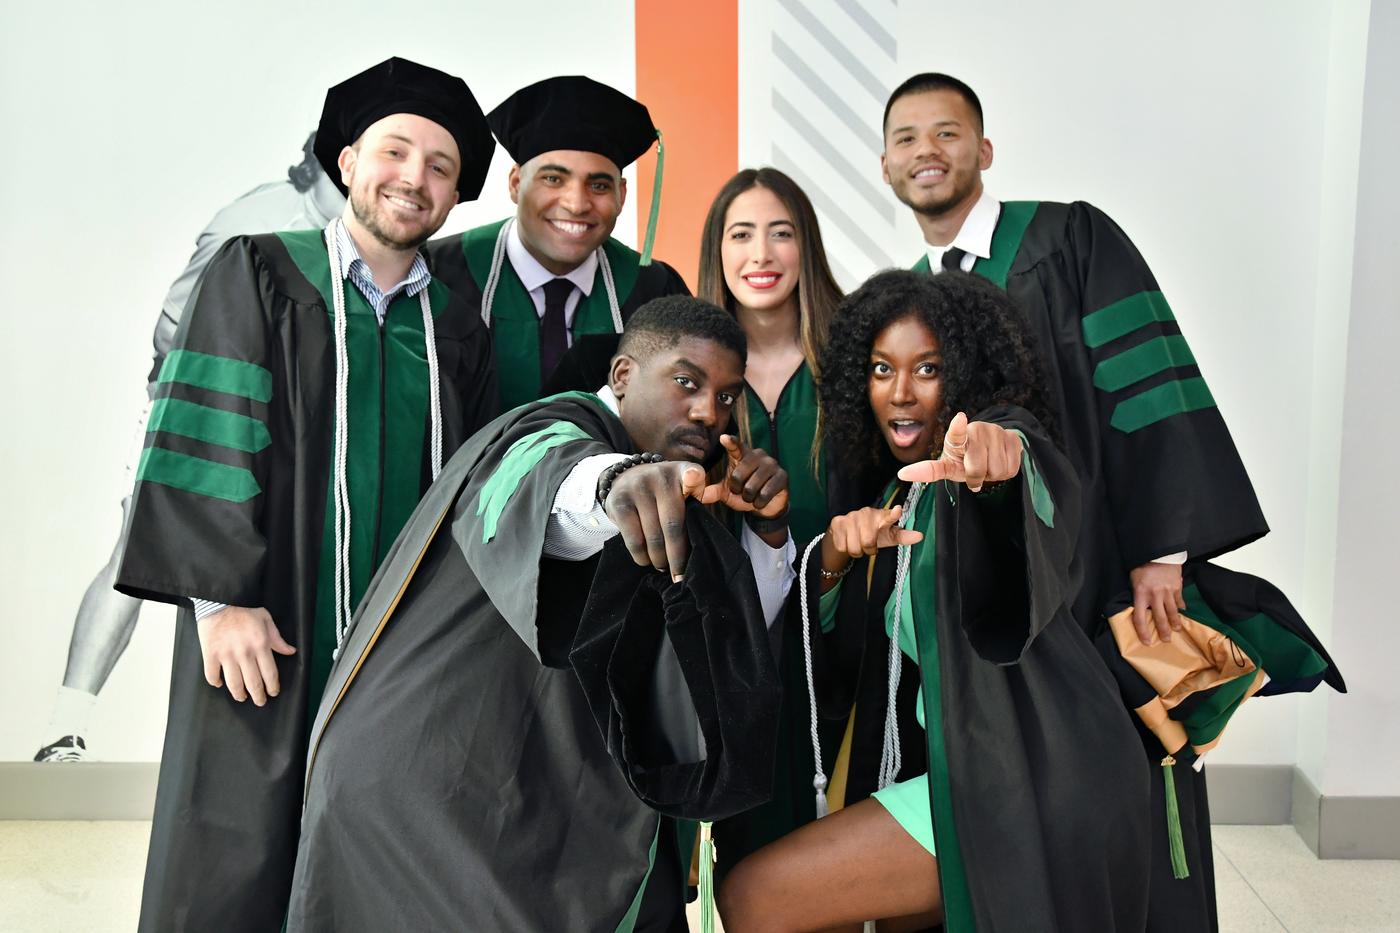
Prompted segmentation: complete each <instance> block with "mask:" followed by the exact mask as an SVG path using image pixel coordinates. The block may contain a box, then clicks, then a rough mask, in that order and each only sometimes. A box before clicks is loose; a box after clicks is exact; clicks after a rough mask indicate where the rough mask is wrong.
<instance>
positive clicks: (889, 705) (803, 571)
mask: <svg viewBox="0 0 1400 933" xmlns="http://www.w3.org/2000/svg"><path fill="white" fill-rule="evenodd" d="M923 490H924V484H923V483H915V484H914V485H913V487H912V488H910V490H909V495H908V497H907V498H906V499H905V503H904V514H903V516H902V517H901V519H900V523H899V526H900V527H901V528H908V527H909V525H910V524H912V523H913V521H914V508H915V506H917V505H918V504H919V496H920V494H921V493H922V492H923ZM824 537H826V536H825V535H817V536H816V537H815V538H813V539H812V541H811V543H810V544H808V545H807V549H806V550H804V551H803V552H802V563H801V566H800V568H799V573H798V578H797V580H798V584H797V585H798V600H799V602H800V603H801V609H802V659H803V661H804V662H805V664H806V668H807V699H808V702H809V704H810V709H811V713H812V722H811V725H812V760H813V761H815V762H816V767H817V770H816V773H815V774H814V775H813V776H812V787H813V788H815V790H816V804H817V818H818V819H820V818H821V817H823V816H826V815H827V813H828V806H827V800H826V788H827V778H826V772H825V771H823V770H822V745H821V738H820V737H819V736H818V734H817V689H816V681H815V678H814V676H813V673H812V620H811V609H810V606H809V603H808V598H807V561H808V560H809V559H810V558H811V555H812V549H813V548H815V547H816V546H817V542H819V541H821V539H822V538H824ZM909 554H910V552H909V545H907V544H903V545H900V546H899V548H898V549H897V551H896V558H895V579H894V592H895V598H894V599H895V603H894V623H893V625H892V626H891V628H892V629H893V631H892V634H891V636H890V656H889V657H890V664H889V692H888V694H887V697H886V707H885V730H884V731H885V734H884V741H883V744H882V746H881V748H880V770H879V778H878V785H877V786H878V787H879V788H881V789H883V788H885V787H888V786H889V785H890V784H892V783H894V779H895V777H896V776H897V775H898V774H899V769H900V766H901V765H902V763H903V762H902V758H901V755H900V750H899V727H898V719H897V717H896V715H895V700H896V695H897V694H898V692H899V669H900V657H899V624H900V611H901V610H902V608H903V605H904V582H905V580H907V579H908V577H909Z"/></svg>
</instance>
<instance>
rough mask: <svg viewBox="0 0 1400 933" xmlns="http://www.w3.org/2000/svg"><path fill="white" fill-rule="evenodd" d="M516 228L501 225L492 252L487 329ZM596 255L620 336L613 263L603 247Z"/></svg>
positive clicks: (485, 297)
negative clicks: (511, 232) (510, 242)
mask: <svg viewBox="0 0 1400 933" xmlns="http://www.w3.org/2000/svg"><path fill="white" fill-rule="evenodd" d="M514 226H515V220H514V219H511V220H507V221H506V222H505V223H503V224H501V232H500V233H498V234H496V245H495V247H494V248H493V249H492V250H491V268H490V270H488V271H487V273H486V287H485V288H483V289H482V290H481V322H482V323H483V324H485V325H486V326H487V327H490V326H491V306H492V305H493V304H495V301H496V289H497V288H498V287H499V286H500V284H501V270H502V269H503V268H505V262H506V242H507V239H508V238H509V236H510V231H511V228H512V227H514ZM595 253H596V255H597V257H598V268H599V269H601V270H602V272H603V288H604V290H606V291H607V293H608V311H610V312H611V313H612V323H613V333H615V334H620V333H622V306H621V305H619V304H618V302H617V285H616V284H615V283H614V282H613V274H612V263H610V262H608V254H607V253H606V252H605V251H604V250H603V248H602V247H601V246H600V247H598V249H597V250H596V251H595Z"/></svg>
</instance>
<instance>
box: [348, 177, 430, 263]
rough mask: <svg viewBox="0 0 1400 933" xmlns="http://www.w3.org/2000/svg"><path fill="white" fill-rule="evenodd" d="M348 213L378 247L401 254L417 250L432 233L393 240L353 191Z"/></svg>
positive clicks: (373, 213) (372, 211)
mask: <svg viewBox="0 0 1400 933" xmlns="http://www.w3.org/2000/svg"><path fill="white" fill-rule="evenodd" d="M350 211H351V213H353V214H354V215H355V219H356V220H358V221H359V222H360V226H362V227H364V228H365V231H366V232H368V233H369V235H370V236H372V237H374V239H375V240H376V241H378V242H379V243H380V245H382V246H387V247H389V249H392V250H397V251H399V252H401V253H408V252H412V251H414V250H416V249H418V247H420V246H422V245H423V244H424V243H426V242H428V240H429V238H431V237H432V232H427V233H424V234H423V236H421V237H416V238H414V239H412V240H398V239H395V238H394V237H392V236H390V235H389V234H388V233H387V232H385V230H384V228H383V227H381V226H380V225H379V217H378V214H377V213H376V212H375V211H374V210H373V209H371V208H369V207H367V206H366V205H365V204H364V203H363V202H362V201H361V200H360V199H359V198H358V197H357V196H356V193H355V192H354V191H351V192H350Z"/></svg>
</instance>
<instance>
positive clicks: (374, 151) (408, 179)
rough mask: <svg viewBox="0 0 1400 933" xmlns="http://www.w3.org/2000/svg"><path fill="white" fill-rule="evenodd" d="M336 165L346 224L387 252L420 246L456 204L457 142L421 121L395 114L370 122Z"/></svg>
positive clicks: (449, 134) (423, 120)
mask: <svg viewBox="0 0 1400 933" xmlns="http://www.w3.org/2000/svg"><path fill="white" fill-rule="evenodd" d="M338 164H339V166H340V176H341V180H342V181H343V182H344V184H345V187H346V188H348V189H349V191H350V212H351V220H352V221H353V222H354V223H355V224H357V225H358V226H360V227H361V228H363V229H364V231H365V232H366V233H368V234H369V235H370V236H371V237H373V238H374V239H375V240H377V241H378V242H380V243H382V244H383V245H384V246H386V247H388V248H390V249H393V250H402V251H407V250H414V249H417V248H418V247H419V246H421V245H423V243H425V242H426V241H427V240H428V238H429V237H431V236H432V235H433V234H434V233H437V232H438V229H439V228H440V227H441V226H442V225H443V223H444V222H445V221H446V220H447V214H448V212H449V211H451V210H452V208H453V206H454V205H455V204H456V203H457V176H458V174H459V172H460V171H461V155H460V153H459V152H458V149H457V142H456V140H455V139H453V138H452V134H451V133H449V132H448V131H447V130H446V129H444V128H443V127H442V126H440V125H439V124H437V123H434V122H433V121H432V120H429V119H427V118H426V117H420V116H418V115H416V114H411V113H396V114H392V115H390V116H387V117H385V118H384V119H382V120H379V121H377V122H375V123H371V124H370V125H369V127H368V128H366V129H365V131H364V132H363V133H361V134H360V138H359V139H358V140H356V141H355V144H354V145H353V146H346V147H345V148H344V149H343V150H341V153H340V160H339V163H338Z"/></svg>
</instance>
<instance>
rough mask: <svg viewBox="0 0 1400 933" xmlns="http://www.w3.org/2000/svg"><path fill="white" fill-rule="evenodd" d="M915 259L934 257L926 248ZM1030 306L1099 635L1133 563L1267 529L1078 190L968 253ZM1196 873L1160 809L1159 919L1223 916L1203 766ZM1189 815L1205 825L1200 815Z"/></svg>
mask: <svg viewBox="0 0 1400 933" xmlns="http://www.w3.org/2000/svg"><path fill="white" fill-rule="evenodd" d="M914 268H915V269H922V270H925V271H927V269H928V258H927V257H926V256H925V257H923V258H922V259H920V261H919V262H918V263H917V264H916V265H915V267H914ZM972 271H973V273H975V274H978V275H982V276H984V277H986V278H987V279H989V280H991V281H992V282H995V283H996V284H998V285H1000V286H1002V287H1004V288H1005V289H1006V291H1007V292H1008V293H1009V294H1010V295H1011V297H1012V298H1014V299H1016V301H1017V303H1018V304H1019V305H1020V306H1021V308H1022V309H1023V310H1024V311H1025V313H1026V315H1027V319H1028V322H1029V324H1030V327H1031V330H1032V331H1033V332H1034V333H1035V335H1036V337H1037V341H1038V345H1039V348H1040V351H1041V357H1042V362H1043V365H1044V366H1045V369H1046V382H1047V383H1048V384H1049V388H1050V392H1051V399H1052V403H1053V404H1054V407H1055V412H1056V415H1057V417H1058V418H1059V429H1060V435H1061V436H1062V438H1063V440H1064V444H1065V448H1066V452H1067V453H1068V454H1069V458H1070V461H1071V462H1072V463H1073V465H1074V468H1075V471H1076V473H1078V476H1079V482H1080V487H1081V489H1082V490H1083V497H1082V509H1083V530H1082V531H1081V532H1080V536H1079V544H1078V552H1079V558H1080V562H1081V565H1082V567H1083V572H1084V584H1083V586H1082V588H1081V589H1080V590H1079V592H1078V595H1077V597H1076V598H1075V600H1074V611H1075V617H1076V618H1078V619H1079V621H1080V623H1081V624H1082V625H1083V626H1084V627H1085V628H1086V630H1088V631H1089V632H1090V634H1091V635H1092V634H1094V633H1095V632H1097V631H1098V630H1099V629H1100V628H1101V627H1102V626H1103V625H1104V624H1105V623H1104V610H1105V607H1106V606H1107V605H1108V603H1109V602H1110V600H1112V599H1113V598H1114V597H1115V596H1117V595H1118V594H1119V593H1120V592H1122V591H1124V590H1126V589H1127V588H1128V572H1129V571H1130V570H1132V569H1133V568H1135V567H1138V566H1140V565H1142V564H1144V563H1147V562H1148V561H1151V560H1154V559H1156V558H1158V557H1163V556H1166V555H1169V554H1175V553H1177V552H1180V551H1186V552H1188V554H1189V556H1190V559H1191V560H1208V559H1210V558H1212V557H1215V556H1217V555H1220V554H1223V553H1225V552H1227V551H1231V550H1234V549H1235V548H1238V547H1241V546H1242V545H1245V544H1248V543H1249V542H1250V541H1253V540H1255V539H1256V538H1259V537H1261V536H1262V535H1264V534H1266V533H1267V532H1268V530H1269V529H1268V525H1267V524H1266V522H1265V521H1264V515H1263V513H1262V511H1261V510H1260V508H1259V502H1258V500H1257V499H1256V497H1255V495H1254V489H1253V487H1252V486H1251V484H1250V482H1249V477H1248V475H1247V474H1246V472H1245V468H1244V464H1243V463H1242V462H1241V460H1240V457H1239V453H1238V452H1237V451H1236V449H1235V444H1234V441H1233V440H1232V439H1231V437H1230V432H1229V429H1228V428H1227V427H1226V426H1225V421H1224V419H1223V418H1222V417H1221V415H1220V411H1219V409H1217V408H1216V405H1215V400H1214V398H1213V397H1212V396H1211V393H1210V389H1209V388H1208V387H1207V385H1206V382H1205V379H1204V378H1203V377H1202V374H1201V371H1200V368H1199V367H1198V366H1197V365H1196V359H1195V357H1194V355H1193V354H1192V353H1191V349H1190V347H1189V346H1188V345H1187V343H1186V338H1185V337H1184V336H1183V335H1182V333H1181V328H1180V327H1179V325H1178V324H1177V322H1176V318H1175V316H1174V315H1173V313H1172V310H1171V306H1170V305H1169V304H1168V302H1167V299H1166V298H1165V297H1164V296H1163V295H1162V292H1161V290H1160V289H1159V288H1158V286H1157V281H1156V279H1155V278H1154V277H1153V275H1152V271H1151V270H1150V269H1149V268H1148V266H1147V263H1146V262H1145V261H1144V260H1143V258H1142V256H1141V254H1139V253H1138V251H1137V249H1136V247H1134V246H1133V244H1132V242H1131V241H1130V240H1129V239H1128V237H1127V235H1126V234H1125V233H1124V232H1123V231H1122V230H1121V229H1120V228H1119V227H1118V225H1117V224H1115V223H1114V222H1113V220H1112V219H1110V218H1109V217H1108V216H1107V215H1106V214H1104V213H1103V212H1102V211H1100V210H1098V209H1097V208H1095V207H1093V206H1092V205H1089V204H1086V203H1084V202H1082V201H1076V202H1074V203H1072V204H1059V203H1054V202H1049V201H1041V202H1036V201H1007V202H1005V203H1003V204H1002V209H1001V215H1000V217H999V218H998V220H997V226H996V230H995V232H994V233H993V236H992V246H991V256H990V258H988V259H979V260H977V262H976V264H975V265H974V266H973V268H972ZM1140 737H1141V739H1142V744H1143V748H1144V750H1145V754H1146V756H1147V757H1148V759H1149V760H1150V761H1151V763H1152V765H1153V768H1152V771H1153V778H1152V781H1153V797H1154V800H1153V813H1155V814H1161V813H1164V812H1165V807H1166V803H1165V796H1164V794H1165V790H1164V785H1163V779H1162V776H1161V769H1160V768H1158V767H1157V766H1156V765H1157V763H1158V761H1160V759H1161V751H1160V743H1158V742H1157V740H1156V738H1155V737H1154V736H1152V735H1151V733H1150V732H1148V731H1147V730H1146V729H1145V728H1143V729H1141V730H1140ZM1176 791H1177V799H1178V803H1179V806H1180V811H1181V820H1182V824H1183V828H1186V829H1187V830H1188V831H1187V833H1186V848H1187V860H1188V864H1189V865H1190V867H1191V877H1190V878H1189V879H1182V880H1177V879H1175V878H1174V877H1173V876H1172V872H1171V865H1170V858H1169V850H1168V841H1167V836H1166V824H1165V821H1164V820H1162V819H1154V820H1153V832H1154V839H1153V842H1152V852H1153V855H1154V862H1153V878H1152V883H1153V885H1154V888H1158V889H1159V891H1158V892H1157V893H1156V896H1154V898H1153V917H1152V924H1151V928H1152V929H1160V930H1186V929H1189V930H1206V929H1211V930H1213V929H1215V928H1216V918H1215V889H1214V872H1213V867H1212V861H1211V846H1210V814H1209V809H1208V806H1207V803H1206V795H1205V775H1204V773H1202V772H1197V771H1193V770H1191V769H1190V768H1189V766H1184V765H1178V766H1177V768H1176ZM1190 827H1194V831H1192V830H1191V829H1190Z"/></svg>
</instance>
